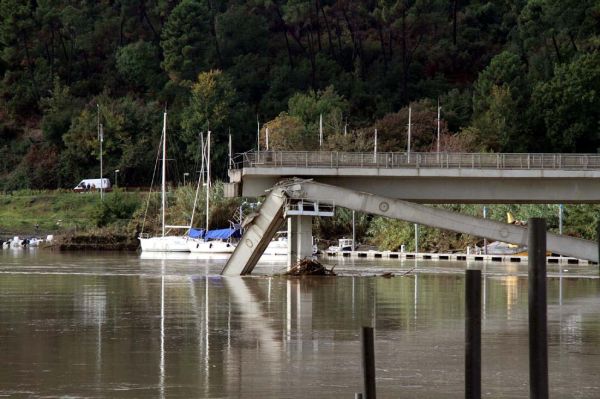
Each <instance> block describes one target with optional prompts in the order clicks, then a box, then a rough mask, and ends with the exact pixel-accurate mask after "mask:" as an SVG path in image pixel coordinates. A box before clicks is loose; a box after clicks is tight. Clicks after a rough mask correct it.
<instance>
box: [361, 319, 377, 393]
mask: <svg viewBox="0 0 600 399" xmlns="http://www.w3.org/2000/svg"><path fill="white" fill-rule="evenodd" d="M361 341H362V342H361V343H362V363H363V377H364V387H363V390H364V396H363V398H364V399H375V398H376V395H375V339H374V334H373V327H363V328H362V335H361Z"/></svg>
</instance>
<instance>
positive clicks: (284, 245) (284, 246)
mask: <svg viewBox="0 0 600 399" xmlns="http://www.w3.org/2000/svg"><path fill="white" fill-rule="evenodd" d="M288 246H289V245H288V237H287V231H278V232H277V233H275V237H274V238H273V239H272V240H271V242H270V243H269V245H267V248H266V249H265V251H264V252H263V256H287V255H288ZM317 252H318V248H317V246H316V245H315V244H313V246H312V254H313V255H316V254H317Z"/></svg>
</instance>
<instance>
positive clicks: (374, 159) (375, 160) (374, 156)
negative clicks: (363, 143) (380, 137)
mask: <svg viewBox="0 0 600 399" xmlns="http://www.w3.org/2000/svg"><path fill="white" fill-rule="evenodd" d="M373 162H375V163H377V129H375V146H374V147H373Z"/></svg>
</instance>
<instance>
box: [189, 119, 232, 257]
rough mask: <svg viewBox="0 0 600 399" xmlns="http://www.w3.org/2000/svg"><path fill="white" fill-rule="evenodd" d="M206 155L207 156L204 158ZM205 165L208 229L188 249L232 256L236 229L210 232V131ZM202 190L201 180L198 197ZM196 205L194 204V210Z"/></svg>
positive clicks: (207, 136)
mask: <svg viewBox="0 0 600 399" xmlns="http://www.w3.org/2000/svg"><path fill="white" fill-rule="evenodd" d="M205 154H206V156H204V155H205ZM202 155H203V156H202V160H203V161H205V163H204V162H203V165H206V228H205V230H204V231H203V232H202V236H201V237H198V238H190V239H189V240H188V242H187V248H188V250H189V251H190V252H192V253H201V254H231V253H233V251H234V249H235V243H234V242H233V241H232V240H231V238H232V236H233V235H234V234H235V232H236V230H235V229H221V230H209V224H208V223H209V209H210V130H209V131H208V133H207V134H206V151H204V149H203V151H202ZM199 188H200V180H199V181H198V187H197V189H196V197H197V196H198V191H199ZM195 206H196V204H195V203H194V208H195Z"/></svg>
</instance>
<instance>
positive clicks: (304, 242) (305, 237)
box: [288, 216, 313, 267]
mask: <svg viewBox="0 0 600 399" xmlns="http://www.w3.org/2000/svg"><path fill="white" fill-rule="evenodd" d="M312 220H313V218H312V216H290V217H288V267H291V266H293V265H295V264H296V263H297V262H298V261H299V260H301V259H304V258H308V257H310V256H312Z"/></svg>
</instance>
